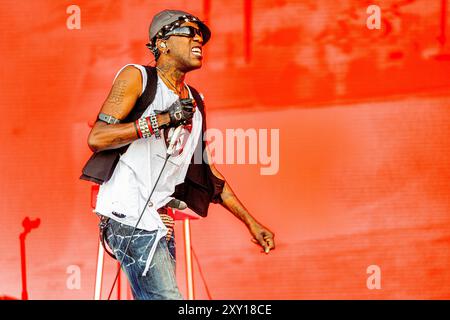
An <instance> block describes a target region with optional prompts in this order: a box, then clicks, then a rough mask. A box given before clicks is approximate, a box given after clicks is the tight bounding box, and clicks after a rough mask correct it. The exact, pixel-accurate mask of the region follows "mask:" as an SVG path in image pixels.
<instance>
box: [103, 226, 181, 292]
mask: <svg viewBox="0 0 450 320" xmlns="http://www.w3.org/2000/svg"><path fill="white" fill-rule="evenodd" d="M132 231H133V227H130V226H127V225H124V224H122V223H120V222H117V221H115V220H113V219H109V220H108V225H107V226H106V229H105V232H106V242H107V244H108V246H109V247H110V248H111V249H112V250H113V253H114V255H115V256H116V258H117V260H118V261H121V260H122V258H123V254H124V251H125V248H126V246H127V243H128V241H129V239H130V236H131V233H132ZM156 233H157V231H156V230H155V231H146V230H142V229H136V231H135V233H134V236H133V239H132V241H131V243H130V246H129V247H128V252H127V255H126V256H125V259H124V260H123V264H122V270H123V271H124V272H125V274H126V275H127V277H128V281H129V283H130V286H131V292H132V293H133V297H134V299H135V300H182V299H183V297H182V296H181V293H180V291H179V290H178V286H177V282H176V276H175V238H174V236H173V235H172V237H171V238H170V240H169V241H168V242H167V241H166V238H165V237H163V238H162V239H161V240H160V241H159V242H158V245H157V247H156V251H155V254H154V255H153V258H152V261H151V263H150V269H149V270H148V272H147V274H146V276H142V273H143V272H144V269H145V265H146V263H147V258H148V254H149V253H150V248H151V247H152V246H153V244H154V242H155V239H156Z"/></svg>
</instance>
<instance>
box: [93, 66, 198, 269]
mask: <svg viewBox="0 0 450 320" xmlns="http://www.w3.org/2000/svg"><path fill="white" fill-rule="evenodd" d="M129 65H131V66H134V67H136V68H138V69H139V70H140V71H141V74H142V92H144V90H145V86H146V84H147V72H146V70H145V68H144V67H142V66H141V65H136V64H128V65H126V66H129ZM126 66H124V67H123V68H122V69H120V70H119V72H118V73H117V75H118V74H119V73H120V72H121V71H122V70H123V69H124V68H125V67H126ZM117 75H116V78H117ZM114 80H115V79H114ZM188 90H189V88H188ZM142 92H141V94H142ZM189 96H190V98H193V97H192V93H191V92H190V90H189ZM177 99H179V97H178V96H177V95H176V94H175V93H174V92H173V91H172V90H170V89H169V88H168V87H167V86H166V84H165V83H164V82H163V81H162V80H161V79H160V78H159V76H158V81H157V88H156V95H155V99H154V100H153V102H152V103H151V104H150V105H149V106H148V107H147V109H146V110H145V111H144V113H143V114H142V116H141V117H147V116H149V115H150V114H151V113H152V112H154V111H166V110H167V109H168V108H169V107H170V106H171V105H172V104H173V103H174V102H175V101H176V100H177ZM201 129H202V115H201V112H199V111H197V112H195V113H194V116H193V118H192V129H191V132H189V131H188V130H186V129H183V131H182V133H181V135H180V138H179V139H178V141H177V144H176V149H178V150H182V152H181V153H179V152H176V153H175V154H176V156H175V155H174V156H171V157H170V158H169V160H168V162H167V165H166V167H165V168H164V171H163V173H162V175H161V178H160V180H159V182H158V184H157V186H156V189H155V191H154V192H153V195H152V199H151V200H150V203H149V205H148V206H147V207H146V208H145V212H144V214H143V216H142V219H141V221H140V222H139V225H138V228H139V229H143V230H148V231H153V230H157V231H158V232H157V236H156V240H155V243H154V245H153V246H152V248H151V249H150V254H149V256H148V259H147V263H146V268H145V270H144V273H143V276H145V275H146V273H147V271H148V269H149V266H150V262H151V260H152V257H153V254H154V252H155V249H156V245H157V244H158V242H159V240H160V239H161V238H162V237H164V236H165V235H166V234H167V228H166V226H165V225H164V224H163V222H162V221H161V218H160V216H159V214H158V212H157V211H156V210H157V209H158V208H160V207H162V206H164V205H165V204H167V202H169V201H170V200H171V199H173V198H172V197H170V195H172V194H173V193H174V191H175V186H176V185H178V184H180V183H183V182H184V179H185V177H186V173H187V170H188V167H189V164H190V161H191V158H192V156H193V154H194V151H195V148H196V147H197V143H198V141H199V137H200V134H201ZM166 151H167V147H166V143H165V142H164V135H163V133H162V132H161V139H156V138H155V136H154V135H152V136H151V137H150V138H147V139H138V140H135V141H133V142H132V143H131V144H130V146H129V148H128V149H127V151H126V152H125V153H124V154H123V155H121V157H120V159H119V161H118V163H117V166H116V168H115V169H114V173H113V174H112V176H111V178H110V179H109V180H108V181H107V182H105V183H103V184H102V185H101V186H100V189H99V193H98V197H97V205H96V208H95V212H97V213H99V214H101V215H104V216H107V217H109V218H111V219H114V220H116V221H118V222H120V223H123V224H125V225H128V226H132V227H134V226H135V225H136V222H137V221H138V219H139V215H140V214H141V212H142V210H144V205H145V203H146V201H147V199H148V196H149V195H150V192H151V190H152V189H153V186H154V183H155V181H156V179H157V178H158V175H159V173H160V171H161V168H162V167H163V164H164V159H165V157H166ZM178 153H179V154H178Z"/></svg>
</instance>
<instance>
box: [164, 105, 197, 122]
mask: <svg viewBox="0 0 450 320" xmlns="http://www.w3.org/2000/svg"><path fill="white" fill-rule="evenodd" d="M196 109H197V104H196V102H195V100H194V99H190V98H187V99H178V100H177V101H175V102H174V103H173V104H172V105H171V106H170V107H169V109H168V110H167V112H168V113H169V116H170V123H169V126H170V127H176V126H179V125H180V124H189V123H191V122H192V117H193V116H194V112H195V110H196Z"/></svg>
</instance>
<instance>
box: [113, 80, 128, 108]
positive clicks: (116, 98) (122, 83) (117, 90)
mask: <svg viewBox="0 0 450 320" xmlns="http://www.w3.org/2000/svg"><path fill="white" fill-rule="evenodd" d="M127 85H128V81H127V80H119V81H117V82H116V83H115V84H114V86H113V88H112V90H111V94H110V95H109V97H108V102H110V103H113V104H116V105H117V104H120V103H122V102H123V98H124V96H125V89H126V87H127Z"/></svg>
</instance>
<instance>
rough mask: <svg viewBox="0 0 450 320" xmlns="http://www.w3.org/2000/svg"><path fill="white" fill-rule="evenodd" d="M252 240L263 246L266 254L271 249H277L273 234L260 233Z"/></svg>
mask: <svg viewBox="0 0 450 320" xmlns="http://www.w3.org/2000/svg"><path fill="white" fill-rule="evenodd" d="M251 241H252V242H253V243H254V244H257V245H259V246H261V247H262V248H263V251H261V252H264V253H266V254H268V253H269V252H270V250H273V249H275V241H274V240H273V235H272V234H264V233H263V235H258V236H257V238H252V239H251Z"/></svg>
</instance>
